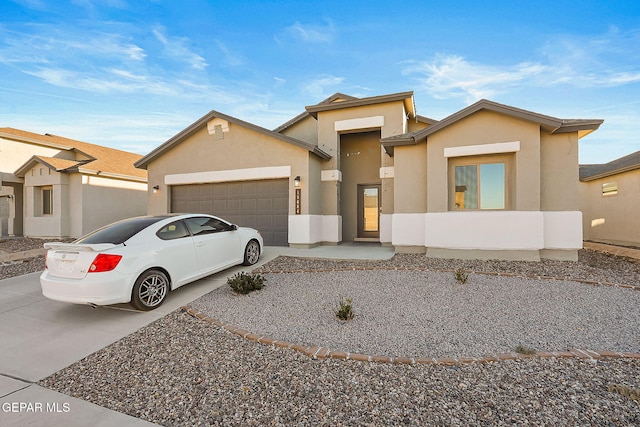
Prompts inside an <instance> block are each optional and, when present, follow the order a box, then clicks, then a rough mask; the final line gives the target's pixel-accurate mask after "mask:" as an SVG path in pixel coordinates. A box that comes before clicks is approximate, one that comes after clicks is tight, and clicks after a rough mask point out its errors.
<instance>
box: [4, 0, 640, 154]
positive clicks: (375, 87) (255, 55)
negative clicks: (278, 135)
mask: <svg viewBox="0 0 640 427" xmlns="http://www.w3.org/2000/svg"><path fill="white" fill-rule="evenodd" d="M0 76H2V78H1V79H0V99H1V101H0V127H14V128H18V129H23V130H27V131H31V132H36V133H53V134H58V135H61V136H66V137H69V138H75V139H79V140H83V141H87V142H92V143H95V144H101V145H106V146H110V147H114V148H120V149H123V150H128V151H133V152H137V153H140V154H146V153H148V152H149V151H151V150H152V149H153V148H154V147H156V146H158V145H159V144H161V143H163V142H164V141H166V140H167V139H169V138H170V137H172V136H173V135H175V134H176V133H177V132H179V131H180V130H182V129H184V128H185V127H186V126H188V125H189V124H191V123H193V122H194V121H195V120H197V119H198V118H200V117H201V116H203V115H204V114H206V113H207V112H209V111H210V110H218V111H221V112H223V113H226V114H229V115H232V116H235V117H238V118H240V119H243V120H246V121H249V122H252V123H255V124H258V125H261V126H264V127H266V128H270V129H273V128H275V127H277V126H278V125H280V124H282V123H284V122H286V121H287V120H289V119H290V118H292V117H294V116H295V115H297V114H299V113H300V112H302V111H304V107H305V106H306V105H313V104H316V103H318V102H320V101H321V100H323V99H324V98H326V97H328V96H330V95H332V94H333V93H335V92H343V93H346V94H349V95H352V96H357V97H366V96H376V95H384V94H389V93H395V92H402V91H408V90H412V91H414V98H415V103H416V108H417V112H418V114H421V115H423V116H427V117H430V118H433V119H438V120H439V119H443V118H445V117H446V116H448V115H450V114H452V113H455V112H456V111H458V110H460V109H462V108H464V107H466V106H468V105H469V104H471V103H473V102H475V101H477V100H478V99H481V98H487V99H490V100H493V101H496V102H500V103H505V104H509V105H513V106H515V107H519V108H524V109H527V110H531V111H535V112H537V113H542V114H547V115H550V116H555V117H559V118H600V119H604V120H605V123H604V124H603V125H602V126H601V127H600V129H599V130H598V131H596V132H595V133H593V134H591V135H589V136H587V137H585V138H583V139H582V140H581V142H580V162H581V163H603V162H607V161H610V160H613V159H615V158H618V157H621V156H623V155H626V154H629V153H632V152H634V151H637V150H640V2H637V1H628V2H612V1H590V0H580V1H562V0H556V1H519V0H510V1H491V2H478V1H466V0H459V1H456V2H450V1H442V2H434V1H412V0H405V1H403V2H392V1H373V0H369V1H355V0H354V1H345V0H342V1H321V2H317V1H269V0H264V1H243V0H235V1H197V0H180V1H174V0H166V1H164V0H155V1H154V0H151V1H133V0H73V1H62V0H15V1H8V0H0Z"/></svg>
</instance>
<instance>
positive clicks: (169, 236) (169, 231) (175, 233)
mask: <svg viewBox="0 0 640 427" xmlns="http://www.w3.org/2000/svg"><path fill="white" fill-rule="evenodd" d="M156 236H158V237H159V238H161V239H162V240H174V239H180V238H183V237H187V236H189V231H188V230H187V227H186V226H185V225H184V223H183V222H182V221H175V222H172V223H171V224H167V225H165V226H164V227H162V228H161V229H160V230H158V232H157V233H156Z"/></svg>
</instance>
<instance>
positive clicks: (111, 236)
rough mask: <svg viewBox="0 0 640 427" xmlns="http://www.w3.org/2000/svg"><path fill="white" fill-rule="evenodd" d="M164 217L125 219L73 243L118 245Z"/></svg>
mask: <svg viewBox="0 0 640 427" xmlns="http://www.w3.org/2000/svg"><path fill="white" fill-rule="evenodd" d="M164 218H166V217H161V216H145V217H139V218H131V219H125V220H124V221H120V222H116V223H114V224H111V225H107V226H106V227H103V228H100V229H98V230H96V231H94V232H92V233H89V234H87V235H86V236H84V237H81V238H79V239H78V240H76V241H75V242H74V243H84V244H98V243H113V244H114V245H119V244H122V243H124V242H126V241H127V240H129V239H130V238H131V237H133V236H134V235H136V234H138V233H139V232H140V231H142V230H144V229H145V228H147V227H148V226H150V225H151V224H154V223H156V222H158V221H160V220H162V219H164Z"/></svg>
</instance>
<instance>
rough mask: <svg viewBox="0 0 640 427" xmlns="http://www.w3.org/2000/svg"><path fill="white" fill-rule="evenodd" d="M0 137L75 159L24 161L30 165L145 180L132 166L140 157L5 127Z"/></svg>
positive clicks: (0, 132)
mask: <svg viewBox="0 0 640 427" xmlns="http://www.w3.org/2000/svg"><path fill="white" fill-rule="evenodd" d="M0 138H4V139H10V140H13V141H18V142H26V143H29V144H36V145H41V146H44V147H51V148H57V149H60V150H63V151H67V152H73V154H74V157H76V160H68V159H61V158H54V157H44V156H34V157H32V158H31V159H29V161H28V162H27V163H30V164H31V165H32V166H33V161H37V162H40V163H43V164H45V165H47V166H48V167H51V168H53V169H55V170H57V171H59V172H67V173H74V172H75V173H84V174H90V175H102V176H106V177H111V178H118V179H127V180H134V181H140V182H146V181H147V173H146V172H145V171H142V170H140V169H136V168H135V167H134V166H133V164H134V163H135V162H136V161H137V160H138V159H140V158H141V157H142V156H141V155H139V154H135V153H130V152H128V151H122V150H117V149H115V148H109V147H104V146H101V145H95V144H90V143H88V142H82V141H77V140H74V139H69V138H64V137H62V136H57V135H51V134H44V135H40V134H37V133H32V132H27V131H23V130H19V129H14V128H8V127H6V128H0ZM25 166H26V164H25V165H23V166H21V167H20V169H18V171H16V175H19V172H22V173H24V172H25V170H24V168H25Z"/></svg>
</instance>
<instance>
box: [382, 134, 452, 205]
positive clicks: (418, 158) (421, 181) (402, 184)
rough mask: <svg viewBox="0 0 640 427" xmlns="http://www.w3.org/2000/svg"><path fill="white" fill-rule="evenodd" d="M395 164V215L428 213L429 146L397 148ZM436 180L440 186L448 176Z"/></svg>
mask: <svg viewBox="0 0 640 427" xmlns="http://www.w3.org/2000/svg"><path fill="white" fill-rule="evenodd" d="M394 163H395V165H394V168H393V169H394V175H395V178H394V183H395V185H394V208H395V213H417V212H427V171H428V166H427V144H426V143H424V142H423V143H421V144H418V145H408V146H405V147H396V148H395V150H394ZM434 179H436V180H437V181H438V182H437V183H436V184H435V185H439V183H441V182H442V181H446V175H443V176H440V177H436V178H434Z"/></svg>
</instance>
